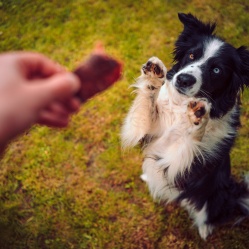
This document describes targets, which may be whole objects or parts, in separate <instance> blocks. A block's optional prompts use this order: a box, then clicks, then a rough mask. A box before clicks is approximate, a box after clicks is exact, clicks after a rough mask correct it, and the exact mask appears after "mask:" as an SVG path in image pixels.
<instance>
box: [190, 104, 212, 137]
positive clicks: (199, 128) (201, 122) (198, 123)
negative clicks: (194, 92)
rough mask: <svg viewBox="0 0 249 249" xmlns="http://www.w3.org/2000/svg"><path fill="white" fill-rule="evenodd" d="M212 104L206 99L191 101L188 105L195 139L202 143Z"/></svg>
mask: <svg viewBox="0 0 249 249" xmlns="http://www.w3.org/2000/svg"><path fill="white" fill-rule="evenodd" d="M209 112H210V104H209V103H208V102H207V101H206V100H205V99H196V100H191V101H190V102H189V104H188V116H189V120H190V123H191V124H192V128H191V133H192V137H193V139H195V140H197V141H201V140H202V137H203V135H204V133H205V128H206V125H207V123H208V120H209Z"/></svg>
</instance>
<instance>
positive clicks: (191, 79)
mask: <svg viewBox="0 0 249 249" xmlns="http://www.w3.org/2000/svg"><path fill="white" fill-rule="evenodd" d="M178 16H179V19H180V21H181V22H182V23H183V24H184V29H183V31H182V33H181V34H180V35H179V38H178V40H177V41H176V43H175V50H174V62H175V64H174V66H173V67H172V69H171V70H170V71H168V73H167V79H168V80H170V81H171V83H172V84H173V85H174V87H175V88H176V89H177V91H178V92H179V93H181V94H184V95H186V96H190V97H193V96H194V97H205V98H207V99H209V101H210V102H211V103H212V107H213V108H212V110H211V117H214V118H215V117H221V116H223V115H225V114H226V113H227V112H228V111H229V110H230V109H231V108H232V107H233V106H234V105H235V103H236V99H237V96H238V94H239V92H240V91H241V90H242V89H243V87H244V86H248V85H249V51H248V50H247V49H246V48H245V47H240V48H238V49H236V48H234V47H233V46H232V45H230V44H228V43H226V42H225V41H224V40H222V39H220V38H218V37H217V36H216V35H215V34H214V30H215V26H216V25H215V23H203V22H201V21H200V20H198V19H197V18H196V17H194V16H193V15H191V14H182V13H181V14H179V15H178Z"/></svg>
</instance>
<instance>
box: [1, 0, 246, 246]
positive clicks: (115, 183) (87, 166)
mask: <svg viewBox="0 0 249 249" xmlns="http://www.w3.org/2000/svg"><path fill="white" fill-rule="evenodd" d="M248 10H249V5H248V2H247V1H246V0H217V1H211V0H206V1H200V0H190V1H184V0H180V1H174V0H168V1H160V0H154V1H148V0H143V1H134V0H133V1H131V0H128V1H118V0H110V1H93V0H75V1H65V0H63V1H61V0H53V1H43V0H36V1H32V4H31V3H30V1H28V0H22V1H20V0H5V1H1V0H0V51H1V52H4V51H10V50H11V51H13V50H32V51H38V52H41V53H45V54H46V55H48V56H49V57H51V58H52V59H54V60H56V61H58V62H59V63H61V64H63V65H64V66H65V67H67V68H68V69H72V68H74V67H75V66H76V65H77V64H78V63H79V61H81V60H82V58H84V57H85V56H87V55H88V53H89V52H90V51H91V50H92V48H93V47H94V44H95V43H96V41H99V40H101V41H102V42H103V43H104V44H105V46H106V50H107V51H108V52H109V53H111V54H113V55H114V56H116V57H118V58H121V59H122V60H123V61H124V65H125V67H124V74H123V79H122V80H121V81H120V82H118V83H117V84H116V85H115V86H113V87H112V88H111V89H109V90H108V91H106V92H104V93H102V94H99V95H98V96H96V97H94V98H93V99H92V100H90V101H88V103H86V104H85V105H84V106H82V108H81V110H80V112H79V113H78V114H77V115H74V116H73V117H72V121H71V123H70V125H69V127H68V128H67V129H49V128H46V127H39V126H36V127H33V128H32V129H31V130H30V131H29V132H28V133H27V134H24V135H23V136H20V137H19V138H18V139H16V141H14V142H13V143H11V144H10V146H9V148H8V150H7V151H6V154H5V156H4V158H3V159H2V160H1V167H0V198H1V205H0V217H1V218H0V237H1V242H0V243H1V244H0V248H185V249H187V248H239V249H243V248H248V236H249V234H248V231H249V229H248V224H247V223H248V222H247V221H246V220H245V221H244V222H243V223H242V224H241V225H240V226H235V227H233V226H232V224H227V225H224V226H223V227H221V228H218V229H216V230H215V233H214V234H213V235H212V236H211V237H210V238H209V239H208V240H207V242H204V241H202V240H200V238H199V235H198V233H197V231H196V229H195V228H191V221H190V219H189V217H188V215H187V214H186V212H185V211H183V210H182V209H180V208H178V207H177V206H175V205H171V206H168V207H166V208H165V207H164V206H163V205H161V204H157V203H154V202H153V201H152V199H151V197H150V196H149V193H148V190H147V187H146V186H145V184H144V183H143V182H142V181H140V179H139V175H140V173H141V162H142V157H141V155H140V151H139V150H138V149H133V150H130V151H129V152H126V153H124V152H122V151H121V149H120V141H119V133H120V127H121V124H122V120H123V118H124V117H125V113H126V112H127V111H128V108H129V106H130V104H131V101H132V99H133V98H134V95H131V94H130V92H131V89H129V88H128V86H129V85H130V84H131V83H133V82H134V79H135V78H136V77H137V76H139V74H140V67H141V65H142V64H143V63H144V62H145V61H147V59H148V58H149V57H151V56H153V55H155V56H158V57H159V58H161V59H162V60H163V61H164V62H165V64H166V66H167V67H170V66H171V62H172V54H171V52H172V49H173V46H174V41H175V39H176V37H177V35H178V34H179V32H180V31H181V28H182V26H181V23H180V22H179V21H178V19H177V12H192V13H194V14H196V15H198V16H199V17H200V18H203V19H204V20H206V21H207V20H211V21H217V23H218V27H217V34H218V35H220V36H223V37H225V38H226V39H227V40H228V41H229V42H230V43H232V44H233V45H235V46H237V47H238V46H240V45H243V44H245V45H246V44H248V40H249V33H248V22H249V17H248ZM248 112H249V94H248V91H247V90H246V91H245V92H244V96H243V112H242V124H243V126H242V128H241V130H240V137H239V139H238V140H237V142H236V146H235V148H234V149H233V151H232V163H233V172H234V174H235V175H236V177H240V176H241V174H243V173H246V172H247V171H248V159H249V158H248V149H249V148H248V145H247V144H248V131H249V130H248V129H249V128H248V127H249V123H248Z"/></svg>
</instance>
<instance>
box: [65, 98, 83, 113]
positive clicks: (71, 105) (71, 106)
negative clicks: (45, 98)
mask: <svg viewBox="0 0 249 249" xmlns="http://www.w3.org/2000/svg"><path fill="white" fill-rule="evenodd" d="M62 105H63V106H64V108H66V109H67V110H68V111H69V112H72V113H73V112H77V111H78V110H79V109H80V105H81V101H80V99H79V98H76V97H75V98H71V99H67V100H65V101H63V102H62Z"/></svg>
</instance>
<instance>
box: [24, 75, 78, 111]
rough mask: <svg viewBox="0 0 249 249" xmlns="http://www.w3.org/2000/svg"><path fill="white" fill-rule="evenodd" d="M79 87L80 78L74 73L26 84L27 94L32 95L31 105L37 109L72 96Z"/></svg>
mask: <svg viewBox="0 0 249 249" xmlns="http://www.w3.org/2000/svg"><path fill="white" fill-rule="evenodd" d="M79 87H80V82H79V79H78V78H77V77H76V76H75V75H74V74H72V73H63V74H57V75H55V76H52V77H50V78H48V79H44V80H36V83H33V84H30V85H28V86H26V88H27V91H28V93H27V96H31V97H30V98H31V99H30V101H31V102H32V103H31V105H32V106H33V107H34V108H36V109H37V108H38V109H39V108H46V107H48V106H49V105H50V104H52V103H54V102H55V101H58V102H63V101H65V100H67V99H70V98H72V96H73V95H74V94H75V92H76V91H77V90H78V89H79Z"/></svg>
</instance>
